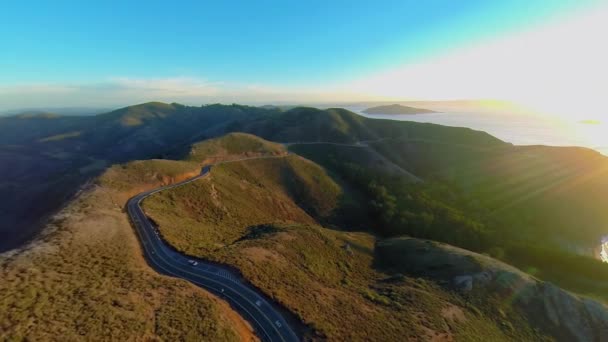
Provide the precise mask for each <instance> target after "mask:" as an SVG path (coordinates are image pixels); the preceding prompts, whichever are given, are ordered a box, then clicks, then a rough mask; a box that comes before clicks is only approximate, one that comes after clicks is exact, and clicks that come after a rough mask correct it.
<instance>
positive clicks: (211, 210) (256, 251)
mask: <svg viewBox="0 0 608 342" xmlns="http://www.w3.org/2000/svg"><path fill="white" fill-rule="evenodd" d="M298 188H301V189H306V193H300V192H298V191H302V190H295V191H294V189H298ZM340 195H341V188H340V187H339V186H338V185H337V184H336V183H335V182H334V181H333V180H331V178H329V177H328V176H327V175H326V174H325V172H324V171H323V170H322V169H320V168H319V167H318V166H316V165H315V164H312V163H311V162H309V161H306V160H303V159H301V158H299V157H296V156H290V157H286V158H277V159H263V160H250V161H246V162H236V163H229V164H224V165H222V166H219V167H215V168H214V169H213V170H212V173H211V177H210V178H207V179H204V180H201V181H199V182H195V183H192V184H189V185H187V186H184V187H180V188H177V189H173V190H170V191H166V192H162V193H159V194H157V195H154V196H152V197H150V198H149V199H147V200H146V201H145V202H144V207H145V210H146V213H147V214H148V215H150V216H151V217H152V218H153V219H154V220H155V221H156V222H157V223H159V224H160V230H161V233H162V234H163V237H164V238H166V239H167V240H168V241H169V242H170V243H171V244H173V245H174V246H176V247H177V248H178V249H180V250H182V251H184V252H186V253H189V254H192V255H198V256H202V257H205V258H208V259H211V260H215V261H218V262H223V263H227V264H230V265H233V266H236V267H238V268H239V269H240V270H241V272H242V273H243V275H244V276H245V277H246V278H247V279H249V280H250V281H251V282H252V283H253V284H254V285H256V286H257V287H259V288H260V289H262V290H264V291H265V292H266V293H268V294H269V295H271V296H272V297H273V298H275V299H276V300H277V301H279V302H280V303H282V304H283V305H285V306H286V307H287V308H289V309H290V310H291V311H293V312H294V313H296V314H297V315H298V316H299V317H300V318H301V319H302V320H303V321H304V322H305V323H307V324H309V325H310V326H311V328H312V329H313V331H312V332H311V334H312V335H311V337H317V338H329V339H338V340H340V339H346V340H363V339H366V338H369V337H370V336H373V337H374V338H375V339H379V340H399V339H403V338H404V337H405V336H409V337H411V338H416V337H418V338H422V339H426V338H428V339H430V338H432V337H434V336H436V337H441V336H443V337H446V336H451V337H458V338H461V339H464V340H467V339H474V338H475V337H477V338H479V337H480V336H488V337H491V338H492V339H493V340H501V339H508V338H509V336H510V338H517V339H529V338H531V336H532V335H530V332H529V330H527V327H526V326H525V325H522V326H521V327H520V328H521V329H520V330H519V331H502V330H501V329H500V328H499V327H498V325H497V323H495V322H493V321H492V320H491V319H488V318H486V317H485V316H483V315H480V314H479V313H478V312H477V313H476V311H475V309H473V308H471V307H469V306H467V304H466V303H465V302H463V301H462V300H461V299H460V298H459V297H457V296H454V295H452V294H450V293H448V292H445V291H444V290H442V289H440V288H439V287H437V286H436V285H434V284H433V283H431V282H427V281H423V280H415V279H410V278H400V279H399V280H395V281H386V279H387V277H388V276H387V275H385V274H382V273H380V272H378V271H376V270H375V269H374V252H373V250H374V244H375V237H374V236H373V235H370V234H368V233H356V232H345V231H340V230H331V229H327V228H323V227H322V226H320V225H319V222H320V221H324V220H325V219H330V218H331V216H332V214H331V213H332V209H334V210H335V209H336V208H338V207H339V206H340V204H341V203H343V202H342V201H341V200H340ZM304 198H305V199H306V200H305V201H301V199H304ZM298 200H300V201H298ZM448 312H456V313H457V315H456V316H457V317H459V318H457V319H452V318H448V316H449V315H448V314H447V313H448Z"/></svg>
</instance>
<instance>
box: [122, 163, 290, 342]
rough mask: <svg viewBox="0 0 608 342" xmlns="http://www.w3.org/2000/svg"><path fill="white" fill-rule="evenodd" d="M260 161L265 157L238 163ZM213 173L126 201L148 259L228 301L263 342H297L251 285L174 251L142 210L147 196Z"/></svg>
mask: <svg viewBox="0 0 608 342" xmlns="http://www.w3.org/2000/svg"><path fill="white" fill-rule="evenodd" d="M259 158H264V157H254V158H243V159H239V160H245V159H259ZM266 158H268V157H266ZM270 158H272V157H270ZM275 158H276V157H275ZM210 171H211V166H205V167H204V168H203V169H202V171H201V174H200V175H198V176H197V177H194V178H191V179H189V180H186V181H183V182H180V183H177V184H173V185H169V186H165V187H161V188H158V189H154V190H151V191H147V192H144V193H141V194H139V195H137V196H135V197H133V198H131V199H130V200H129V201H128V202H127V212H128V214H129V217H130V218H131V221H132V222H133V224H134V226H135V230H136V231H137V235H138V237H139V239H140V242H141V244H142V247H143V251H144V255H145V257H146V260H147V261H148V263H149V265H150V266H151V267H152V268H154V269H155V270H156V271H158V272H159V273H162V274H165V275H169V276H173V277H177V278H183V279H186V280H188V281H190V282H192V283H193V284H196V285H198V286H200V287H202V288H204V289H206V290H208V291H210V292H212V293H214V294H216V295H218V296H220V297H222V298H224V299H225V300H227V301H228V302H229V303H230V304H231V305H232V306H233V307H234V308H235V309H236V310H237V311H238V312H239V313H241V315H242V316H243V317H244V318H245V319H247V320H248V321H249V322H250V323H251V324H252V325H253V327H254V329H255V331H256V332H257V334H258V335H259V336H260V338H261V339H262V340H264V341H290V342H291V341H298V340H299V339H298V337H297V336H296V335H295V333H294V332H293V330H292V329H291V328H290V327H289V325H288V324H287V322H286V321H285V319H284V318H283V316H282V315H281V314H280V313H279V312H278V311H277V310H276V309H275V308H274V307H273V306H272V305H270V304H269V302H268V301H267V300H266V299H264V298H263V297H262V296H261V295H260V294H259V293H258V292H257V291H256V290H255V289H253V288H252V287H251V286H248V285H247V284H246V283H244V282H243V280H242V279H240V277H239V276H238V275H236V274H234V273H233V272H231V271H230V270H228V269H226V268H223V267H221V266H218V265H215V264H211V263H208V262H205V261H204V260H200V259H195V258H189V257H187V256H185V255H183V254H181V253H179V252H177V251H175V250H173V249H172V248H171V247H169V246H168V245H167V244H166V243H165V242H164V241H163V240H162V239H161V238H160V237H159V234H158V231H157V230H156V229H155V228H154V226H153V225H152V224H151V223H150V221H149V220H148V218H147V217H146V215H145V214H144V212H143V210H142V209H141V206H140V204H141V202H142V201H143V200H144V199H145V198H146V197H148V196H150V195H152V194H155V193H157V192H160V191H163V190H167V189H171V188H175V187H178V186H181V185H184V184H188V183H191V182H194V181H196V180H198V179H200V178H203V177H205V176H207V175H208V174H209V172H210ZM189 260H194V261H196V262H197V263H198V264H197V265H196V266H194V265H192V264H191V263H190V262H189Z"/></svg>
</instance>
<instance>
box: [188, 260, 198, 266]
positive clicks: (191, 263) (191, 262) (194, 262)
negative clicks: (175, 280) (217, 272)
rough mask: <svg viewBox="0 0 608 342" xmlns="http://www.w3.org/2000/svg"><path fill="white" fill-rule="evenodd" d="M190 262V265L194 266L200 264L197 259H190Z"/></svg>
mask: <svg viewBox="0 0 608 342" xmlns="http://www.w3.org/2000/svg"><path fill="white" fill-rule="evenodd" d="M188 263H189V264H190V265H192V266H196V265H198V262H197V261H194V260H188Z"/></svg>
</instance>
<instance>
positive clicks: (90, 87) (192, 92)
mask: <svg viewBox="0 0 608 342" xmlns="http://www.w3.org/2000/svg"><path fill="white" fill-rule="evenodd" d="M223 91H224V89H223V88H222V85H221V84H219V83H211V82H208V81H206V80H202V79H196V78H188V77H173V78H152V79H140V78H130V77H111V78H108V79H106V80H103V81H99V82H89V83H54V84H53V83H36V84H19V85H12V86H7V85H5V86H0V103H1V104H2V105H1V107H0V109H12V108H24V107H25V108H34V107H55V106H59V107H65V106H102V107H106V106H116V105H128V104H134V103H139V102H147V101H165V102H180V101H186V102H201V101H202V102H205V101H206V100H208V99H211V98H214V97H217V96H219V95H221V93H222V92H223Z"/></svg>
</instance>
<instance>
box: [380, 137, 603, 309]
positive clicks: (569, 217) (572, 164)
mask: <svg viewBox="0 0 608 342" xmlns="http://www.w3.org/2000/svg"><path fill="white" fill-rule="evenodd" d="M374 146H375V147H376V148H377V149H378V150H379V151H380V152H382V153H383V154H385V155H386V156H387V157H388V158H390V159H391V160H393V161H394V162H395V163H397V164H399V165H402V166H404V167H409V168H410V169H411V170H413V171H414V172H415V173H417V174H419V175H423V177H425V178H427V179H436V180H439V181H442V182H447V183H448V184H450V185H451V186H456V187H457V188H459V189H462V191H463V193H464V194H466V197H468V198H469V199H470V200H471V201H472V202H473V203H475V204H476V205H477V206H478V207H480V208H483V212H485V213H487V214H485V217H483V219H484V220H486V222H489V223H490V224H491V227H492V228H493V229H494V230H495V231H496V232H497V235H499V240H498V241H500V242H501V243H500V244H499V245H501V246H502V247H501V248H500V250H499V251H498V254H496V256H499V257H501V258H502V259H503V260H506V261H507V262H509V263H512V264H515V265H517V266H518V267H520V268H521V269H523V270H526V271H527V272H529V273H531V274H533V275H535V276H538V277H540V278H542V279H546V280H550V281H553V282H555V283H557V284H559V285H560V286H562V287H565V288H567V289H569V290H571V291H575V292H577V293H581V294H585V295H589V296H593V297H596V298H599V299H601V300H603V301H606V295H605V293H606V289H608V269H607V268H606V267H605V266H604V265H602V264H601V263H600V262H599V261H597V260H593V259H591V256H592V255H594V254H595V253H597V252H598V251H597V250H594V247H596V246H598V245H599V241H600V238H601V237H602V236H604V235H605V234H606V231H605V229H604V228H603V227H604V223H605V222H607V221H608V212H607V211H606V210H605V208H604V205H603V203H605V198H606V195H607V194H608V159H607V158H606V157H604V156H602V155H600V154H599V153H597V152H595V151H591V150H588V149H583V148H566V147H559V148H558V147H545V146H528V147H512V146H506V147H498V148H490V149H482V148H479V147H475V146H473V147H471V146H450V145H446V144H437V143H430V142H416V143H412V142H405V141H383V142H379V143H375V144H374ZM576 254H583V255H586V256H580V255H576ZM556 264H559V265H561V267H559V268H556V267H555V266H554V265H556Z"/></svg>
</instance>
